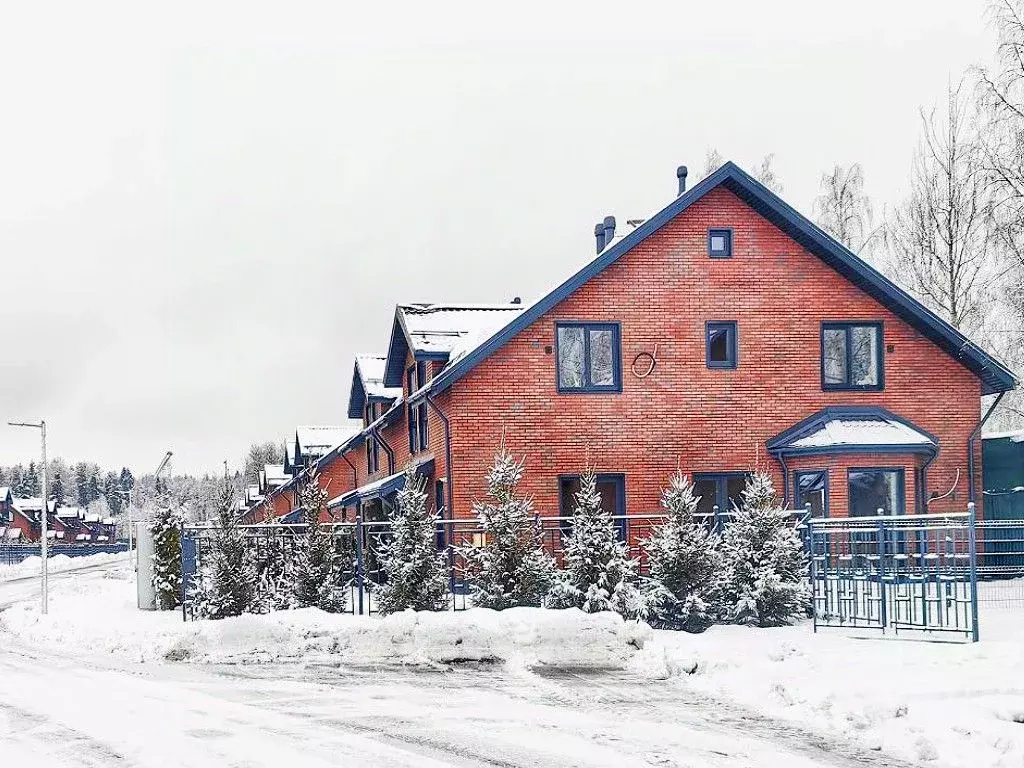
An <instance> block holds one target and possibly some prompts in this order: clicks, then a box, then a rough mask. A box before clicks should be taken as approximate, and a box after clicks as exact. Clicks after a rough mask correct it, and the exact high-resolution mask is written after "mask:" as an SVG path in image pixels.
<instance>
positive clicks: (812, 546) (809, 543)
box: [804, 519, 818, 634]
mask: <svg viewBox="0 0 1024 768" xmlns="http://www.w3.org/2000/svg"><path fill="white" fill-rule="evenodd" d="M806 525H807V537H806V538H805V539H804V547H805V548H806V549H807V550H808V551H809V552H810V555H811V562H810V569H809V570H810V577H811V618H812V619H813V620H814V632H815V634H817V632H818V597H817V596H818V580H817V575H818V572H817V568H816V566H815V564H814V560H815V558H814V555H815V550H816V548H817V544H816V543H815V541H814V526H813V525H811V520H810V519H808V520H807V523H806Z"/></svg>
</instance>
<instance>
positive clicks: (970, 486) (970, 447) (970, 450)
mask: <svg viewBox="0 0 1024 768" xmlns="http://www.w3.org/2000/svg"><path fill="white" fill-rule="evenodd" d="M1005 394H1006V393H1005V392H1000V393H999V395H998V396H996V401H995V402H994V403H992V405H991V406H990V407H989V409H988V410H987V411H986V412H985V415H984V416H982V417H981V421H979V422H978V426H976V427H975V428H974V431H973V432H971V436H970V437H969V438H967V500H968V501H969V502H972V503H973V502H974V495H975V494H974V441H975V440H977V439H978V435H980V434H981V428H982V427H984V426H985V422H986V421H988V417H989V416H991V415H992V411H994V410H995V409H996V406H998V405H999V401H1000V400H1002V399H1003V395H1005Z"/></svg>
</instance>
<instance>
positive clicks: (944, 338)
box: [388, 162, 1017, 395]
mask: <svg viewBox="0 0 1024 768" xmlns="http://www.w3.org/2000/svg"><path fill="white" fill-rule="evenodd" d="M719 186H722V187H725V188H726V189H728V190H730V191H731V192H732V193H733V194H735V195H736V196H737V197H739V198H740V199H741V200H743V201H744V202H745V203H746V204H747V205H749V206H750V207H751V208H752V209H754V210H755V211H756V212H757V213H759V214H760V215H761V216H763V217H764V218H765V219H767V220H768V221H770V222H771V223H772V224H774V225H775V226H777V227H778V228H779V229H780V230H782V231H783V232H785V233H786V234H787V235H788V236H789V237H791V238H792V239H793V240H794V241H796V242H797V243H798V244H799V245H801V246H802V247H803V248H805V249H806V250H807V251H808V252H810V253H812V254H814V255H815V256H817V257H818V258H819V259H821V260H822V261H824V262H825V263H826V264H828V265H829V266H830V267H832V268H833V269H834V270H835V271H836V272H838V273H839V274H841V275H842V276H843V277H845V278H846V279H847V280H849V281H850V282H851V283H853V284H854V285H856V286H857V287H858V288H860V289H861V290H863V291H864V292H865V293H867V294H868V295H869V296H871V297H873V298H874V299H876V300H877V301H879V302H880V303H881V304H882V305H883V306H885V307H887V308H888V309H889V310H890V311H891V312H893V313H894V314H895V315H897V316H898V317H900V318H901V319H902V320H904V321H905V322H907V323H908V324H909V325H911V326H913V327H914V328H915V329H917V330H918V331H919V332H920V333H921V334H922V335H923V336H925V337H926V338H928V339H930V340H931V341H932V342H934V343H935V344H936V345H938V346H939V347H941V348H942V349H944V350H945V351H946V352H948V353H949V354H950V355H951V356H952V357H953V358H954V359H956V360H958V361H959V362H960V363H962V364H963V365H964V366H965V367H966V368H968V369H969V370H970V371H972V372H973V373H974V374H975V375H976V376H977V377H978V378H979V379H981V382H982V394H986V395H988V394H993V393H996V392H1005V391H1007V390H1011V389H1013V388H1014V387H1016V385H1017V381H1016V378H1015V377H1014V375H1013V374H1012V373H1011V372H1010V371H1009V370H1008V369H1007V368H1006V366H1004V365H1003V364H1002V363H1000V362H999V361H997V360H996V359H995V358H993V357H992V356H991V355H989V354H988V353H987V352H985V351H984V350H983V349H981V347H979V346H978V345H977V344H975V343H974V342H972V341H971V340H970V339H968V338H967V337H966V336H964V335H963V334H962V333H960V332H959V331H958V330H956V329H955V328H954V327H953V326H951V325H950V324H949V323H947V322H946V321H945V320H943V319H942V318H940V317H939V316H938V315H936V314H935V313H934V312H932V311H931V310H929V309H928V308H927V307H925V306H924V305H923V304H921V303H920V302H919V301H917V300H916V299H915V298H913V297H912V296H911V295H910V294H908V293H907V292H906V291H904V290H903V289H902V288H900V287H899V286H897V285H896V284H895V283H893V282H892V281H890V280H889V279H887V278H886V277H884V276H883V275H882V273H880V272H878V271H877V270H876V269H874V268H873V267H871V266H870V265H869V264H867V262H865V261H863V260H862V259H861V258H859V257H858V256H857V255H855V254H854V253H853V252H852V251H850V250H849V249H848V248H846V247H844V246H843V245H841V244H840V243H838V242H837V241H836V240H834V239H833V238H832V237H831V236H830V235H828V234H827V233H825V232H824V231H823V230H821V229H820V228H819V227H818V226H816V225H815V224H814V223H813V222H811V221H810V220H809V219H807V218H806V217H805V216H803V215H802V214H800V213H798V212H797V211H796V210H795V209H794V208H793V207H791V206H790V205H789V204H788V203H786V202H785V201H784V200H782V199H781V198H780V197H779V196H778V195H776V194H775V193H774V192H772V191H771V190H769V189H768V188H767V187H765V186H764V185H763V184H761V183H760V182H758V181H757V180H756V179H754V178H753V177H752V176H750V175H749V174H748V173H747V172H746V171H744V170H743V169H741V168H740V167H739V166H737V165H736V164H734V163H732V162H727V163H725V165H723V166H722V167H721V168H719V169H718V170H717V171H715V172H714V173H712V174H711V175H710V176H707V177H706V178H704V179H703V180H701V181H700V182H698V183H697V184H695V185H694V186H693V188H692V189H690V190H689V191H687V192H684V193H683V194H682V195H680V196H679V197H677V198H676V199H675V200H673V201H672V202H671V203H669V204H668V205H667V206H666V207H665V208H663V209H662V210H661V211H659V212H658V213H656V214H655V215H654V216H652V217H651V218H649V219H647V220H646V221H645V222H643V223H642V224H640V226H638V227H637V228H636V229H634V230H633V231H632V232H629V233H628V234H627V235H626V236H625V237H623V238H621V239H615V240H613V242H612V244H611V245H610V246H608V247H606V248H605V249H604V250H603V251H602V252H601V253H600V254H599V255H598V257H597V258H596V259H594V260H593V261H591V262H590V263H589V264H587V265H586V266H585V267H583V268H582V269H580V270H579V271H578V272H576V274H574V275H573V276H572V277H570V278H569V279H567V280H566V281H564V282H563V283H562V284H561V285H559V286H558V287H557V288H555V289H554V290H553V291H551V292H550V293H548V294H547V295H546V296H544V297H543V298H541V299H539V300H538V301H536V302H535V303H534V304H532V305H530V306H529V307H527V308H525V309H524V310H523V311H522V312H521V313H520V314H519V315H517V316H516V317H515V318H514V319H513V320H511V321H510V322H508V323H506V324H505V325H504V326H503V327H501V328H497V329H495V331H494V332H493V333H492V334H491V335H490V336H488V337H487V338H485V339H483V340H481V342H480V343H479V344H478V345H476V346H475V347H473V348H472V349H469V350H466V351H465V352H464V353H463V354H462V355H461V359H458V360H455V359H454V358H455V356H454V355H453V356H452V358H451V362H450V363H449V365H448V366H447V367H446V368H445V369H444V370H443V371H442V372H441V373H440V374H438V376H437V377H436V378H435V379H434V380H433V381H432V382H431V391H432V392H442V391H444V390H446V389H448V387H450V386H452V385H453V384H454V383H455V382H457V381H458V380H459V379H461V378H462V377H463V376H465V375H466V374H468V373H469V372H470V371H472V370H473V368H475V367H476V366H477V365H479V364H480V363H481V362H483V361H484V360H486V359H487V358H488V357H490V356H491V355H492V354H493V353H494V352H496V351H497V350H498V349H500V348H501V347H502V346H504V345H505V344H506V343H508V342H509V341H510V340H511V339H512V338H514V337H515V336H516V334H518V333H519V332H520V331H522V330H524V329H525V328H527V327H529V326H530V325H531V324H532V323H534V322H535V321H536V320H538V319H539V318H541V317H542V316H543V315H544V314H545V313H547V312H548V311H550V310H551V309H553V308H554V307H555V306H556V305H558V304H559V303H560V302H562V301H564V300H565V299H566V298H568V297H569V296H570V295H571V294H572V293H573V292H574V291H576V290H577V289H579V288H580V287H581V286H582V285H584V284H585V283H586V282H587V281H589V280H590V279H591V278H593V277H594V276H596V275H597V274H599V273H600V272H601V271H603V270H604V269H605V268H606V267H608V266H610V265H611V264H613V263H615V262H616V261H617V260H618V259H619V258H620V257H622V256H623V255H625V254H626V253H628V252H629V251H630V250H632V249H633V248H634V247H636V246H637V245H639V244H640V243H642V242H643V241H644V240H646V239H647V238H648V237H650V236H651V235H653V234H655V233H656V232H657V231H658V230H660V229H661V228H662V227H663V226H665V225H666V224H667V223H668V222H670V221H671V220H672V219H674V218H675V217H676V216H678V215H679V214H681V213H682V212H683V211H685V210H686V209H687V208H689V207H690V206H691V205H693V204H694V203H696V202H697V201H699V200H701V199H702V198H703V197H704V196H705V195H707V194H708V193H709V192H710V191H711V190H713V189H715V188H717V187H719ZM396 329H397V322H396ZM392 343H394V336H393V337H392ZM388 363H389V366H390V365H391V364H392V360H391V355H390V352H389V356H388ZM388 374H389V376H390V375H391V369H390V367H389V369H388ZM398 374H399V381H398V383H399V384H400V383H401V381H400V379H401V372H400V371H399V372H398Z"/></svg>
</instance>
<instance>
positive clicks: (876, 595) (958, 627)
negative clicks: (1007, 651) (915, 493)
mask: <svg viewBox="0 0 1024 768" xmlns="http://www.w3.org/2000/svg"><path fill="white" fill-rule="evenodd" d="M807 546H808V549H809V555H810V580H811V586H812V592H813V607H814V611H813V614H814V628H815V631H817V630H818V629H819V628H821V627H855V628H871V629H879V630H881V631H883V632H884V631H886V630H887V629H892V630H894V631H895V632H897V633H898V632H900V631H901V630H923V631H928V632H945V633H953V634H960V635H963V636H965V637H967V638H969V639H971V640H973V641H977V640H978V635H979V628H978V563H977V526H976V521H975V517H974V510H973V506H972V508H971V509H970V510H969V511H968V512H963V513H952V514H942V515H898V516H891V515H878V516H876V517H852V518H828V519H823V518H817V519H813V520H810V521H808V537H807Z"/></svg>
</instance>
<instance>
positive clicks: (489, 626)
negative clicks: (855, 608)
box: [0, 566, 1024, 768]
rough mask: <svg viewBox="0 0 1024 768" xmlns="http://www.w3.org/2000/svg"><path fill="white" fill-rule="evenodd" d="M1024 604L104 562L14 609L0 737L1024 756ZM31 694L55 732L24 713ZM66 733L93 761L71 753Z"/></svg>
mask: <svg viewBox="0 0 1024 768" xmlns="http://www.w3.org/2000/svg"><path fill="white" fill-rule="evenodd" d="M13 587H14V585H10V586H7V587H4V586H0V598H3V596H4V595H3V590H5V589H11V588H13ZM0 604H2V600H0ZM1022 607H1024V606H1022ZM1021 614H1024V611H1018V612H1016V613H1015V612H1012V611H1009V610H1003V611H994V610H991V609H990V610H988V611H986V612H985V613H984V614H983V615H982V619H983V626H984V628H985V634H984V638H985V639H984V640H983V642H981V643H980V644H977V645H970V644H952V643H935V642H928V641H927V638H922V639H907V638H902V637H901V638H900V639H892V638H883V637H881V636H878V635H863V636H861V637H853V636H849V635H843V634H839V633H837V632H835V631H828V630H823V631H821V632H819V633H818V634H817V635H815V634H813V632H812V631H811V627H810V626H809V625H801V626H797V627H790V628H785V629H777V630H758V629H748V628H742V627H714V628H712V629H711V630H709V631H708V632H707V633H705V634H703V635H686V634H680V633H672V632H662V631H658V632H652V631H650V630H646V629H643V628H638V627H636V626H635V625H629V624H626V623H623V622H621V621H620V620H619V619H617V618H616V617H613V616H610V615H603V616H583V615H582V614H579V613H577V612H561V611H558V612H556V611H547V612H545V611H537V610H528V609H520V610H515V611H506V612H502V613H493V612H489V611H480V610H474V611H469V612H466V613H458V614H427V615H418V616H417V615H412V614H408V615H400V616H395V617H391V618H389V619H386V620H382V619H379V618H376V617H369V618H368V617H364V618H360V617H353V616H328V615H326V614H322V613H320V612H318V611H313V610H310V611H296V612H290V613H282V614H277V615H275V616H269V617H240V618H238V619H233V620H225V621H222V622H197V623H187V624H186V623H184V622H182V620H181V616H180V614H177V613H149V612H140V611H137V610H135V608H134V588H133V583H132V581H131V573H130V571H129V569H128V568H127V567H124V566H112V567H111V568H109V569H103V570H90V571H86V572H82V573H78V574H74V575H70V574H69V575H65V576H62V577H57V579H55V582H54V589H53V595H52V598H51V608H50V615H49V616H48V617H40V616H39V615H38V611H37V609H36V606H35V602H34V601H29V602H24V601H23V602H19V603H18V604H17V605H15V606H14V607H12V608H10V609H8V610H6V611H4V612H3V613H0V643H2V646H0V647H3V648H4V649H5V650H4V651H3V652H0V758H2V757H7V756H8V755H7V754H6V753H5V751H4V750H5V749H6V750H8V751H11V752H12V754H11V759H12V760H15V759H18V757H19V755H18V754H17V753H18V751H20V752H22V753H25V752H26V750H27V751H28V752H29V753H31V752H32V750H35V751H37V752H39V753H40V755H41V756H40V757H39V759H38V760H37V762H31V761H30V762H26V761H25V759H24V758H21V759H20V760H19V763H18V764H21V765H43V766H46V765H50V764H51V763H48V762H46V760H51V759H52V760H54V761H56V762H53V763H52V764H54V765H66V764H71V765H107V764H112V763H114V762H116V761H115V759H114V758H113V757H112V755H122V756H124V757H125V759H126V760H127V761H128V762H127V763H126V764H127V765H140V766H150V765H164V764H167V765H171V764H174V765H195V766H206V765H227V764H245V765H271V764H274V761H275V760H280V759H284V758H283V757H282V756H284V755H287V756H288V758H289V759H288V762H289V763H290V764H294V765H302V766H305V765H357V764H364V763H369V762H373V763H374V764H377V765H507V766H518V765H530V766H549V765H550V766H563V765H565V766H569V765H583V766H597V765H601V766H603V765H608V766H612V765H614V766H630V765H641V766H648V765H661V766H705V765H707V766H741V765H742V766H781V765H786V766H810V765H834V766H853V765H878V766H883V765H885V766H892V765H909V764H927V765H934V766H965V767H966V766H971V767H972V768H973V767H975V766H1022V765H1024V723H1022V722H1021V721H1022V720H1024V717H1022V716H1024V650H1022V647H1024V644H1022V643H1021V639H1024V616H1022V615H1021ZM453 661H454V662H455V663H454V664H453V663H450V662H453ZM466 661H470V662H471V663H464V662H466ZM140 662H144V663H141V664H140ZM38 713H44V714H45V717H44V720H43V725H41V726H39V728H41V729H42V730H41V731H40V733H42V734H48V736H47V738H44V739H40V738H36V736H33V735H32V734H31V733H28V734H26V733H24V732H22V731H21V730H19V726H18V723H20V722H22V721H23V720H24V718H26V717H28V716H29V714H32V715H33V716H35V715H37V714H38ZM154 719H156V720H159V721H160V725H157V724H156V722H155V721H154ZM161 729H162V730H161ZM158 732H159V733H160V737H159V743H160V744H161V748H158V749H153V748H151V747H147V742H152V741H155V740H157V737H156V734H157V733H158ZM37 735H38V734H37ZM56 742H61V743H66V742H70V743H81V745H82V749H83V750H85V753H86V754H87V755H88V756H89V760H91V762H90V761H88V760H83V761H78V762H76V761H74V760H70V761H68V762H61V760H64V759H66V758H67V752H66V750H64V751H61V750H50V748H49V747H48V746H47V745H49V744H52V743H56ZM119 764H120V763H119Z"/></svg>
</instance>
